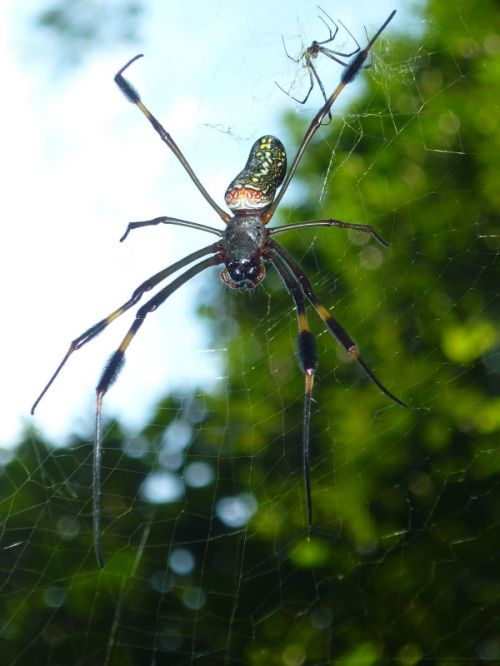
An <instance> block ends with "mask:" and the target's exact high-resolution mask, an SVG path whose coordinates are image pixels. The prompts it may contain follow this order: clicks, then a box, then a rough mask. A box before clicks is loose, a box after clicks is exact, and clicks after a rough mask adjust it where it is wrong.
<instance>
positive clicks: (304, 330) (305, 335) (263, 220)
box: [31, 10, 404, 566]
mask: <svg viewBox="0 0 500 666" xmlns="http://www.w3.org/2000/svg"><path fill="white" fill-rule="evenodd" d="M395 13H396V11H395V10H394V11H393V12H392V13H391V14H390V16H389V18H388V19H387V20H386V21H385V22H384V24H383V25H382V27H381V28H379V30H378V31H377V32H376V34H375V36H374V37H372V39H371V40H370V41H369V42H368V44H367V45H366V47H365V48H364V49H362V50H359V49H357V50H356V52H355V55H354V57H353V58H352V60H350V61H349V62H347V63H345V68H344V71H343V73H342V76H341V79H340V83H339V84H338V85H337V87H336V88H335V90H334V91H333V93H332V94H331V95H330V97H328V98H326V96H325V103H324V104H323V106H322V107H321V108H320V109H319V111H318V112H317V114H316V115H315V117H314V118H313V120H312V122H311V124H310V125H309V127H308V129H307V131H306V133H305V135H304V137H303V139H302V141H301V143H300V145H299V148H298V150H297V153H296V155H295V158H294V160H293V162H292V165H291V167H290V169H289V171H288V173H286V154H285V149H284V147H283V144H282V143H281V141H280V140H279V139H276V137H273V136H269V135H267V136H263V137H262V138H260V139H259V140H258V141H256V142H255V144H254V145H253V147H252V149H251V151H250V156H249V158H248V161H247V163H246V166H245V168H244V169H243V171H242V172H241V173H240V174H239V175H238V176H236V178H235V179H234V180H233V181H232V182H231V184H230V185H229V187H228V188H227V190H226V197H225V198H226V203H227V205H228V207H229V208H230V210H231V212H232V215H230V214H229V213H227V211H225V210H223V209H222V208H220V206H219V205H218V204H217V203H216V202H215V201H214V200H213V199H212V197H211V196H210V195H209V194H208V192H207V191H206V189H205V188H204V187H203V185H202V184H201V182H200V180H199V179H198V177H197V176H196V174H195V173H194V171H193V169H192V168H191V166H190V164H189V162H188V161H187V160H186V158H185V157H184V154H183V153H182V152H181V150H180V148H179V147H178V146H177V144H176V143H175V141H174V140H173V138H172V137H171V136H170V134H169V133H168V132H167V131H166V130H165V129H164V127H163V126H162V125H161V123H160V122H159V121H158V120H157V119H156V118H155V117H154V116H153V114H152V113H151V112H150V111H149V110H148V109H147V107H146V106H145V105H144V104H143V103H142V100H141V98H140V96H139V93H138V92H137V90H135V88H134V87H133V86H132V85H131V84H130V83H129V82H128V81H127V80H126V79H125V78H124V76H123V72H124V71H125V70H126V69H127V68H128V67H129V66H130V65H131V64H132V63H133V62H134V61H135V60H137V58H140V57H141V55H138V56H136V57H135V58H132V60H130V61H129V62H128V63H127V64H126V65H125V66H124V67H122V68H121V69H120V71H119V72H118V73H117V74H116V76H115V82H116V83H117V84H118V86H119V88H120V89H121V91H122V92H123V93H124V95H125V97H126V98H127V99H128V100H129V101H130V102H132V103H133V104H135V105H136V106H137V107H138V108H139V109H140V110H141V111H142V113H144V115H145V116H146V117H147V118H148V120H149V121H150V123H151V124H152V126H153V127H154V129H155V130H156V132H158V134H159V136H160V138H161V139H162V141H164V142H165V143H166V144H167V146H168V147H169V148H170V150H171V151H172V152H173V153H174V155H175V156H176V157H177V159H178V160H179V162H180V163H181V164H182V166H183V167H184V169H185V170H186V172H187V173H188V175H189V177H190V178H191V180H192V181H193V183H194V184H195V185H196V187H197V188H198V190H199V192H200V193H201V194H202V196H203V197H204V198H205V200H206V201H207V202H208V204H209V205H210V206H211V207H212V208H213V210H214V211H215V212H216V213H217V215H218V216H219V217H220V219H221V220H222V222H223V223H224V224H225V225H226V226H225V229H224V230H223V231H221V230H220V229H217V228H215V227H211V226H207V225H205V224H200V223H198V222H191V221H189V220H180V219H178V218H174V217H164V216H162V217H157V218H155V219H153V220H146V221H144V222H131V223H130V224H129V225H128V227H127V230H126V232H125V234H124V235H123V236H122V238H121V239H120V240H122V241H123V240H125V238H126V237H127V235H128V234H129V232H130V231H131V230H133V229H137V228H139V227H147V226H154V225H157V224H174V225H178V226H184V227H190V228H191V229H197V230H199V231H204V232H206V233H210V234H213V235H215V236H217V237H218V239H219V240H217V241H216V242H215V243H212V244H210V245H208V246H206V247H203V248H201V249H200V250H197V251H196V252H192V253H191V254H189V255H188V256H187V257H184V258H183V259H180V260H179V261H176V262H175V263H174V264H171V265H170V266H167V268H164V269H163V270H161V271H160V272H158V273H156V274H155V275H153V276H152V277H150V278H148V279H147V280H146V281H145V282H143V283H142V284H140V285H139V286H138V287H137V288H136V289H135V291H134V292H133V293H132V296H131V297H130V298H129V299H128V300H127V301H126V302H125V303H124V304H123V305H122V306H120V307H119V308H117V309H116V310H114V311H113V312H111V314H109V315H108V316H107V317H105V318H104V319H102V320H101V321H99V322H97V324H94V325H93V326H91V327H90V328H89V329H87V330H86V331H84V333H82V334H81V335H80V336H79V337H78V338H76V339H75V340H73V342H72V343H71V344H70V346H69V349H68V351H67V352H66V354H65V355H64V357H63V359H62V361H61V363H60V364H59V366H58V367H57V368H56V371H55V372H54V374H53V375H52V377H51V378H50V380H49V381H48V383H47V384H46V386H45V388H44V389H43V391H42V392H41V393H40V395H39V396H38V398H37V399H36V401H35V403H34V404H33V407H32V409H31V411H32V413H33V412H34V411H35V409H36V407H37V405H38V403H39V402H40V400H41V399H42V398H43V396H44V395H45V393H46V392H47V390H48V389H49V388H50V386H51V385H52V382H53V381H54V380H55V378H56V377H57V375H58V374H59V372H60V371H61V369H62V367H63V366H64V365H65V363H66V361H67V360H68V358H69V357H70V356H71V354H72V353H73V352H74V351H76V350H77V349H80V348H81V347H83V345H85V344H86V343H87V342H89V341H90V340H92V339H93V338H94V337H95V336H96V335H98V334H99V333H100V332H101V331H103V330H104V329H105V328H106V327H107V326H108V325H109V324H110V323H111V322H112V321H114V320H115V319H116V318H117V317H119V316H120V315H122V314H123V313H124V312H126V311H127V310H129V309H130V308H131V307H133V306H134V305H135V304H136V303H137V302H138V301H139V300H140V299H141V298H142V296H144V294H145V293H146V292H148V291H150V290H151V289H154V288H155V287H157V286H158V285H159V284H160V283H162V282H164V280H166V279H167V278H168V277H170V276H171V275H173V274H174V273H176V272H177V271H179V270H181V269H183V268H186V267H187V266H189V265H190V264H193V262H195V261H197V260H198V259H201V261H198V263H195V264H194V265H191V266H190V267H189V268H187V269H186V270H185V271H184V273H181V274H180V275H179V276H178V277H176V278H175V279H174V280H172V282H170V283H168V284H167V285H166V286H163V287H161V288H160V289H159V290H158V291H157V292H156V294H155V295H154V296H152V297H151V298H150V299H149V300H147V301H146V303H144V304H143V305H142V306H141V307H140V308H139V309H138V310H137V313H136V315H135V319H134V321H133V323H132V325H131V326H130V328H129V330H128V332H127V334H126V335H125V337H124V338H123V340H122V342H121V344H120V346H119V347H118V349H116V351H115V352H114V353H113V354H112V356H111V358H110V359H109V361H108V363H107V365H106V367H105V368H104V371H103V373H102V375H101V378H100V380H99V383H98V384H97V388H96V434H95V448H94V471H93V509H94V543H95V549H96V554H97V560H98V562H99V565H100V566H102V565H103V559H102V554H101V546H100V493H101V480H100V469H101V468H100V463H101V444H102V424H101V413H102V401H103V397H104V395H105V394H106V392H107V391H108V389H109V387H110V386H111V384H112V383H113V381H114V380H115V379H116V377H117V375H118V373H119V371H120V369H121V367H122V366H123V362H124V359H125V352H126V350H127V349H128V346H129V345H130V343H131V342H132V340H133V338H134V336H135V335H136V333H137V331H138V330H139V329H140V327H141V326H142V324H143V323H144V321H145V319H146V317H147V316H148V314H150V313H151V312H154V310H156V309H157V308H158V307H160V305H162V303H164V302H165V301H166V300H167V298H169V296H170V295H171V294H173V292H174V291H176V290H177V289H178V288H179V287H181V286H182V285H183V284H185V283H186V282H187V281H188V280H190V279H191V278H193V277H195V276H196V275H198V274H199V273H201V272H202V271H204V270H205V269H206V268H209V267H210V266H220V265H224V266H225V268H224V269H223V271H222V273H221V278H222V281H223V282H224V283H225V284H226V285H228V286H229V287H231V288H233V289H253V288H254V287H256V286H257V285H258V284H259V283H260V282H261V281H262V280H263V278H264V275H265V271H264V261H267V262H269V263H270V264H271V265H272V266H273V267H274V268H275V269H276V271H277V273H278V274H279V276H280V277H281V279H282V281H283V284H284V286H285V288H286V289H287V291H288V292H289V294H290V296H291V297H292V299H293V302H294V304H295V308H296V311H297V321H298V328H299V335H298V356H299V361H300V365H301V368H302V371H303V373H304V378H305V396H304V430H303V451H304V479H305V490H306V505H307V523H308V526H309V527H310V526H311V524H312V502H311V487H310V480H309V425H310V420H311V395H312V388H313V381H314V372H315V369H316V355H315V350H314V339H313V336H312V334H311V332H310V331H309V324H308V320H307V315H306V302H308V303H309V304H310V305H311V306H312V308H313V309H314V310H315V311H316V313H317V314H318V315H319V317H320V318H321V319H322V320H323V322H324V323H325V325H326V327H327V328H328V330H329V332H330V333H331V334H332V335H333V336H334V337H335V338H336V340H337V341H338V342H339V343H340V345H342V347H343V348H344V349H345V351H346V352H347V353H348V354H350V355H351V356H352V357H353V358H354V359H355V360H356V361H357V362H358V363H359V365H360V366H361V367H362V368H363V370H364V371H365V372H366V374H367V375H368V377H369V378H370V379H371V380H372V382H373V383H374V384H376V386H378V388H379V389H380V390H381V391H382V392H383V393H385V395H387V396H388V397H389V398H390V399H391V400H393V401H394V402H396V403H398V404H399V405H403V406H404V403H403V402H401V400H399V399H398V398H396V397H395V396H394V395H393V394H392V393H390V391H388V390H387V389H386V388H385V387H384V386H383V385H382V384H381V383H380V381H379V380H378V379H377V377H376V376H375V374H374V373H373V372H372V370H370V368H369V367H368V365H367V364H366V362H365V361H364V359H363V357H362V356H361V354H360V353H359V349H358V347H357V345H356V343H355V342H354V340H353V339H352V338H351V337H350V336H349V334H348V333H347V331H345V330H344V328H343V327H342V326H341V325H340V324H339V322H338V321H336V320H335V319H334V318H333V317H332V315H331V314H330V313H329V312H328V310H327V308H325V306H323V305H322V304H321V303H320V301H319V300H318V299H317V297H316V295H315V293H314V290H313V287H312V284H311V282H310V280H309V278H308V277H307V275H306V274H305V273H304V271H303V270H302V268H301V267H300V266H299V264H298V263H297V262H296V261H295V259H294V258H293V257H292V256H291V255H290V254H289V253H288V252H287V251H286V250H285V249H284V248H283V247H282V246H281V245H280V244H279V243H277V242H276V240H274V236H275V235H277V234H280V233H284V232H286V231H290V230H292V229H307V228H310V227H340V228H344V229H354V230H357V231H361V232H364V233H368V234H370V235H372V236H373V237H374V238H375V239H376V240H377V241H378V242H380V243H381V244H382V245H386V243H385V241H384V240H383V239H382V238H381V237H380V236H379V235H378V234H377V232H376V231H375V230H374V229H373V227H372V226H370V225H366V224H352V223H349V222H342V221H341V220H334V219H331V218H330V219H326V220H312V221H305V222H296V223H294V224H287V225H283V226H277V227H272V228H269V227H267V226H266V225H267V224H268V222H269V221H270V220H271V218H272V217H273V215H274V213H275V212H276V209H277V207H278V205H279V203H280V201H281V199H282V198H283V195H284V194H285V192H286V190H287V188H288V186H289V184H290V182H291V180H292V178H293V176H294V174H295V171H296V169H297V166H298V164H299V162H300V160H301V158H302V155H303V154H304V151H305V149H306V148H307V146H308V145H309V143H310V141H311V139H312V137H313V136H314V134H315V132H316V131H317V129H318V128H319V127H320V125H321V123H322V121H323V120H324V118H325V116H327V115H330V109H331V107H332V104H333V103H334V102H335V100H336V99H337V97H338V96H339V95H340V93H341V92H342V90H343V89H344V88H345V86H346V85H347V84H348V83H350V82H351V81H352V80H353V79H354V78H355V76H356V75H357V73H358V72H359V71H360V69H361V68H362V67H363V63H364V62H365V60H366V58H367V56H368V53H369V52H370V49H371V48H372V46H373V44H374V42H375V40H376V39H377V38H378V37H379V35H380V33H381V32H382V31H383V30H384V29H385V27H386V26H387V24H388V23H389V21H391V19H392V18H393V16H394V14H395ZM333 37H334V35H333V36H332V35H331V39H329V40H325V42H323V44H324V43H327V42H329V41H332V39H333ZM313 44H314V43H313ZM320 44H321V43H320ZM312 55H313V54H311V57H312ZM344 55H345V54H344ZM341 64H344V63H341ZM320 85H321V84H320ZM285 174H286V176H285ZM280 185H281V189H280V190H279V191H278V190H277V188H278V187H279V186H280ZM207 255H209V256H207ZM203 257H204V258H203Z"/></svg>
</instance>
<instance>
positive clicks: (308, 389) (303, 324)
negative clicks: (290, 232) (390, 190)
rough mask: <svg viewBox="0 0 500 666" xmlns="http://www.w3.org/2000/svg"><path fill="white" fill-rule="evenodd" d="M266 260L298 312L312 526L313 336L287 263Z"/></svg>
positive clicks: (273, 257)
mask: <svg viewBox="0 0 500 666" xmlns="http://www.w3.org/2000/svg"><path fill="white" fill-rule="evenodd" d="M268 258H269V260H270V261H271V263H272V264H273V266H274V267H275V268H276V270H277V272H278V274H279V276H280V277H281V279H282V280H283V283H284V285H285V287H286V289H287V291H288V293H289V294H290V296H291V297H292V298H293V301H294V303H295V308H296V311H297V321H298V325H299V335H298V338H297V349H298V353H299V362H300V366H301V368H302V372H303V373H304V379H305V390H304V417H303V434H302V455H303V467H304V484H305V491H306V506H307V526H308V528H311V527H312V500H311V479H310V462H309V439H310V425H311V402H312V389H313V384H314V373H315V371H316V365H317V363H316V348H315V344H314V336H313V334H312V333H311V331H310V330H309V322H308V320H307V315H306V307H305V300H304V294H303V292H302V288H301V286H300V284H299V283H298V282H297V280H296V278H295V277H294V276H293V274H292V273H290V271H289V269H288V267H287V266H286V264H285V263H284V262H283V261H281V259H280V257H279V256H277V255H276V254H271V255H270V256H269V257H268Z"/></svg>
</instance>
